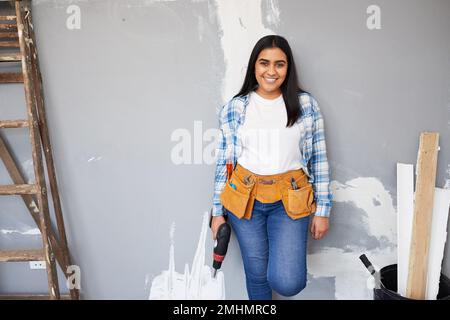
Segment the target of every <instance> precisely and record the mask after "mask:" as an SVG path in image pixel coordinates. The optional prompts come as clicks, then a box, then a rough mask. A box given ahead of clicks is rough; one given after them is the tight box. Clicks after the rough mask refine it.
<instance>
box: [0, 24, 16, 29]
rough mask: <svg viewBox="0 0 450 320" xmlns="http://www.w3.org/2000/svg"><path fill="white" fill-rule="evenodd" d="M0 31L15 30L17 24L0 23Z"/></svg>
mask: <svg viewBox="0 0 450 320" xmlns="http://www.w3.org/2000/svg"><path fill="white" fill-rule="evenodd" d="M0 30H17V24H13V23H0Z"/></svg>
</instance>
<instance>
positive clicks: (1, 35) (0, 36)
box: [0, 30, 19, 39]
mask: <svg viewBox="0 0 450 320" xmlns="http://www.w3.org/2000/svg"><path fill="white" fill-rule="evenodd" d="M18 37H19V34H18V33H17V32H1V30H0V39H10V38H18Z"/></svg>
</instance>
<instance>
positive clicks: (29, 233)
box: [0, 228, 41, 236]
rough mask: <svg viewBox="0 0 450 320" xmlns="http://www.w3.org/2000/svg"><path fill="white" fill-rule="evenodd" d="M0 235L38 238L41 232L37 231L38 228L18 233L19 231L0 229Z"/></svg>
mask: <svg viewBox="0 0 450 320" xmlns="http://www.w3.org/2000/svg"><path fill="white" fill-rule="evenodd" d="M0 233H2V234H6V235H8V234H21V235H24V236H40V235H41V232H40V231H39V229H38V228H33V229H27V230H24V231H20V230H13V229H1V230H0Z"/></svg>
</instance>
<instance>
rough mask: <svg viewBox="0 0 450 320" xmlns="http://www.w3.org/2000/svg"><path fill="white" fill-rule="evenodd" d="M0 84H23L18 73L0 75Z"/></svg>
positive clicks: (21, 77) (21, 76)
mask: <svg viewBox="0 0 450 320" xmlns="http://www.w3.org/2000/svg"><path fill="white" fill-rule="evenodd" d="M0 83H23V74H22V73H20V72H5V73H0Z"/></svg>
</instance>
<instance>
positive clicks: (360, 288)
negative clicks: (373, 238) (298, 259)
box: [308, 248, 397, 300]
mask: <svg viewBox="0 0 450 320" xmlns="http://www.w3.org/2000/svg"><path fill="white" fill-rule="evenodd" d="M363 253H365V254H366V255H367V257H368V258H369V260H370V261H371V262H372V263H373V264H374V265H378V266H381V267H384V266H386V265H390V264H394V263H396V257H397V251H396V248H385V249H383V250H378V249H377V250H371V251H364V252H357V251H356V252H345V251H344V250H343V249H340V248H324V249H323V250H321V251H320V252H318V253H315V254H311V255H308V273H309V274H311V275H312V277H314V278H316V277H334V278H335V298H336V299H337V300H344V299H349V300H371V299H373V292H372V290H371V288H368V282H370V281H368V279H370V278H371V277H372V276H371V275H370V274H369V272H368V271H367V269H366V268H365V267H364V265H363V264H362V263H361V260H360V259H359V256H360V255H361V254H363Z"/></svg>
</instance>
